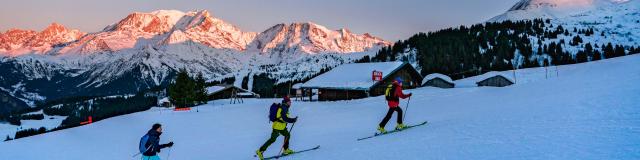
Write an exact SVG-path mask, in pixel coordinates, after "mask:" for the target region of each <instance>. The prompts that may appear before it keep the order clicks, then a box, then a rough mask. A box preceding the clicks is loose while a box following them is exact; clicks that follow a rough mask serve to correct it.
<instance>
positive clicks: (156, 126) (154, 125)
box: [151, 123, 162, 130]
mask: <svg viewBox="0 0 640 160" xmlns="http://www.w3.org/2000/svg"><path fill="white" fill-rule="evenodd" d="M161 126H162V125H160V123H156V124H153V126H151V130H157V129H158V128H160V127H161Z"/></svg>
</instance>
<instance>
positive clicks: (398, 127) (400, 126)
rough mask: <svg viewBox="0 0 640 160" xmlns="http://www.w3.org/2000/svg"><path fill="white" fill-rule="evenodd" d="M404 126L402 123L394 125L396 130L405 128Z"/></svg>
mask: <svg viewBox="0 0 640 160" xmlns="http://www.w3.org/2000/svg"><path fill="white" fill-rule="evenodd" d="M406 127H407V126H405V125H404V124H402V123H398V125H397V126H396V130H402V129H404V128H406Z"/></svg>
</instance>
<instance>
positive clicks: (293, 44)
mask: <svg viewBox="0 0 640 160" xmlns="http://www.w3.org/2000/svg"><path fill="white" fill-rule="evenodd" d="M389 44H390V43H389V42H387V41H384V40H382V39H380V38H377V37H374V36H372V35H370V34H366V33H365V34H363V35H358V34H355V33H352V32H350V31H349V30H347V29H339V30H330V29H328V28H326V27H324V26H321V25H318V24H315V23H312V22H307V23H293V24H278V25H275V26H273V27H271V28H269V29H267V30H265V31H263V32H260V33H257V32H247V31H243V30H241V29H240V28H238V27H236V26H234V25H232V24H230V23H227V22H225V21H223V20H221V19H218V18H215V17H213V16H211V14H210V13H209V12H208V11H206V10H202V11H191V12H186V13H185V12H181V11H175V10H159V11H154V12H151V13H140V12H135V13H132V14H129V15H128V16H127V17H125V18H124V19H122V20H120V21H119V22H117V23H114V24H112V25H109V26H107V27H105V28H104V29H103V30H102V31H99V32H95V33H84V32H81V31H78V30H72V29H68V28H66V27H64V26H62V25H60V24H57V23H53V24H51V25H50V26H49V27H47V28H46V29H45V30H43V31H41V32H36V31H30V30H21V29H11V30H8V31H6V32H4V33H1V34H0V68H2V69H0V73H1V76H0V79H2V82H0V89H2V91H5V92H7V94H10V95H12V96H14V97H16V98H19V99H21V100H23V101H25V102H27V103H28V104H31V105H33V104H34V102H35V101H41V100H44V99H49V98H59V97H63V96H71V95H108V94H123V93H133V92H136V91H138V90H141V89H146V88H150V87H154V86H158V85H166V84H168V83H169V81H170V79H171V78H172V76H173V75H174V74H175V72H176V71H177V70H178V69H180V68H185V69H187V71H189V72H190V73H193V74H196V73H203V75H204V77H205V78H207V79H209V80H219V79H222V78H228V77H236V83H241V80H242V79H243V78H244V77H248V78H249V79H250V81H251V79H252V78H253V76H252V75H256V74H263V73H266V74H267V75H268V76H269V77H270V78H273V79H276V80H278V82H284V81H288V80H294V79H302V78H307V77H309V76H311V75H313V74H316V73H318V72H319V71H320V70H321V69H323V68H327V67H332V66H336V65H339V64H342V63H348V62H351V61H353V60H356V59H359V58H361V57H363V56H365V55H372V54H374V53H375V52H376V51H377V50H378V49H379V48H381V47H382V46H387V45H389ZM311 62H313V63H311ZM51 85H55V87H52V86H51ZM249 87H251V85H250V86H249Z"/></svg>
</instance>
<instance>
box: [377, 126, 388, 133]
mask: <svg viewBox="0 0 640 160" xmlns="http://www.w3.org/2000/svg"><path fill="white" fill-rule="evenodd" d="M378 131H379V132H380V133H387V131H386V130H384V127H380V126H378Z"/></svg>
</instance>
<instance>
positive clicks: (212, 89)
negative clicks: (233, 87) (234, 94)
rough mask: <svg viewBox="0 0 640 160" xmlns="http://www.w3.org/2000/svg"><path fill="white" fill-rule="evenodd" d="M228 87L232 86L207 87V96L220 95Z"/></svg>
mask: <svg viewBox="0 0 640 160" xmlns="http://www.w3.org/2000/svg"><path fill="white" fill-rule="evenodd" d="M227 87H230V86H222V85H215V86H211V87H207V94H214V93H218V92H220V91H222V90H224V89H226V88H227Z"/></svg>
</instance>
